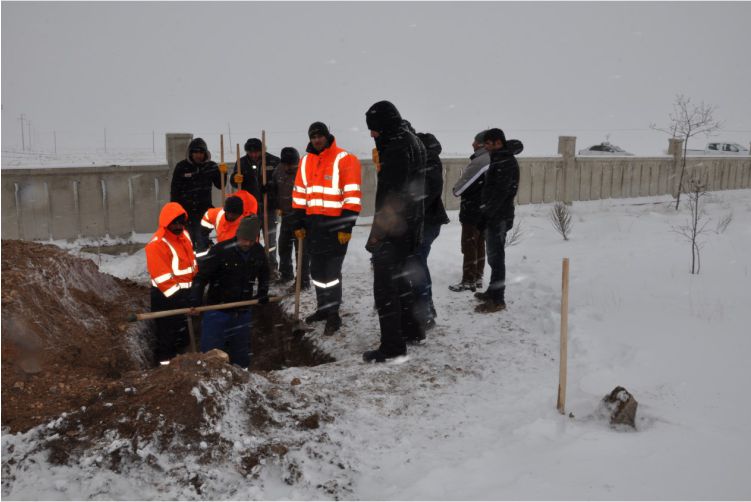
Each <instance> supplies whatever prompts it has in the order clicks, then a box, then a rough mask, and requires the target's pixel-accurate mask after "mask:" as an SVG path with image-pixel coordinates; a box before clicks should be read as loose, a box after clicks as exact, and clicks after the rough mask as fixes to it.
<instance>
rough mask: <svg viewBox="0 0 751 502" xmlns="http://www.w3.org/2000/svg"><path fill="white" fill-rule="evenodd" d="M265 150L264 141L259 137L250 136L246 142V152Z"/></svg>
mask: <svg viewBox="0 0 751 502" xmlns="http://www.w3.org/2000/svg"><path fill="white" fill-rule="evenodd" d="M261 150H263V143H262V142H261V140H260V139H258V138H250V139H249V140H248V141H246V142H245V151H246V152H260V151H261Z"/></svg>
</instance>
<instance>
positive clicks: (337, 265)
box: [305, 216, 349, 315]
mask: <svg viewBox="0 0 751 502" xmlns="http://www.w3.org/2000/svg"><path fill="white" fill-rule="evenodd" d="M307 225H308V232H309V233H308V237H307V238H306V239H305V244H306V245H307V244H309V248H310V282H311V284H313V286H315V288H316V299H317V300H318V310H319V311H320V312H323V313H325V314H329V315H331V314H337V313H339V305H341V303H342V264H343V263H344V255H345V254H346V253H347V247H348V245H349V244H340V243H339V237H338V227H337V221H336V219H335V218H329V217H326V216H313V217H308V218H307Z"/></svg>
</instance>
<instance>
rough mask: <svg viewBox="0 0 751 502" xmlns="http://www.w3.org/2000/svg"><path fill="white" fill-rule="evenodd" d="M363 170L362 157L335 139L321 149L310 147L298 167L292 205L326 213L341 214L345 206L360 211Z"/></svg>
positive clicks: (309, 212)
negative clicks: (317, 151)
mask: <svg viewBox="0 0 751 502" xmlns="http://www.w3.org/2000/svg"><path fill="white" fill-rule="evenodd" d="M360 170H361V167H360V160H359V159H358V158H357V157H355V156H354V155H352V154H351V153H348V152H347V151H346V150H343V149H341V148H339V147H338V146H337V145H336V141H335V140H334V141H332V142H331V144H330V145H329V146H328V147H327V148H326V149H324V150H323V151H322V152H320V153H317V154H316V153H310V150H309V153H308V154H306V155H305V156H304V157H303V158H301V159H300V164H299V167H298V169H297V176H296V177H295V186H294V188H293V189H292V207H293V208H294V209H305V212H306V214H322V215H325V216H341V215H342V210H343V209H346V210H349V211H354V212H356V213H359V212H360V210H361V209H362V205H361V202H360V197H361V195H360V184H361V177H362V173H361V172H360Z"/></svg>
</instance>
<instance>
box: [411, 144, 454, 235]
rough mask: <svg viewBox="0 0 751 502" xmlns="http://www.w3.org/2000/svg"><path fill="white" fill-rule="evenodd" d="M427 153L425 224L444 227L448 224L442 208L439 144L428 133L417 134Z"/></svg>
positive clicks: (441, 167)
mask: <svg viewBox="0 0 751 502" xmlns="http://www.w3.org/2000/svg"><path fill="white" fill-rule="evenodd" d="M417 137H418V138H420V141H422V144H423V145H425V149H426V150H427V153H428V162H427V168H426V170H425V223H428V224H431V225H445V224H446V223H448V222H449V217H448V215H447V214H446V208H444V207H443V199H442V197H443V163H442V162H441V158H440V157H439V155H440V154H441V150H442V148H441V143H440V142H439V141H438V140H437V139H436V137H435V136H433V135H432V134H430V133H425V132H421V133H418V134H417Z"/></svg>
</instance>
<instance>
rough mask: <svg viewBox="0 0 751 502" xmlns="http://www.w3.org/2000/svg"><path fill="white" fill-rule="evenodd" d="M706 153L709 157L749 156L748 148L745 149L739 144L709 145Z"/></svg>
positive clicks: (716, 143) (714, 143)
mask: <svg viewBox="0 0 751 502" xmlns="http://www.w3.org/2000/svg"><path fill="white" fill-rule="evenodd" d="M704 153H706V154H708V155H715V154H717V155H748V148H744V147H742V146H741V145H739V144H738V143H718V142H714V141H713V142H711V143H707V147H706V148H705V149H704Z"/></svg>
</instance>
